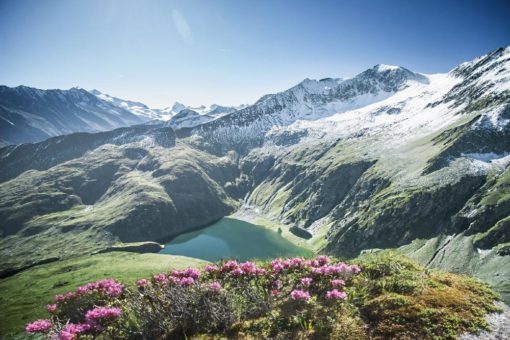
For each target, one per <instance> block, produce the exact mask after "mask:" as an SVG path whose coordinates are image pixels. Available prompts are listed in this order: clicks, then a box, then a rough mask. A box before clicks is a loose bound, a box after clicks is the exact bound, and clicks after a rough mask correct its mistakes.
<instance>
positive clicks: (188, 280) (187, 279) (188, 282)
mask: <svg viewBox="0 0 510 340" xmlns="http://www.w3.org/2000/svg"><path fill="white" fill-rule="evenodd" d="M179 283H180V284H181V285H182V286H191V285H192V284H194V283H195V279H193V278H192V277H183V278H182V279H181V280H180V282H179Z"/></svg>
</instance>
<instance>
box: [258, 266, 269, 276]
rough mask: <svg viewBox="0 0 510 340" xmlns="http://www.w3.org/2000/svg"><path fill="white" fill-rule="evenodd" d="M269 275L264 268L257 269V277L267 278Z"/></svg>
mask: <svg viewBox="0 0 510 340" xmlns="http://www.w3.org/2000/svg"><path fill="white" fill-rule="evenodd" d="M266 274H267V270H265V269H264V268H258V269H257V275H258V276H265V275H266Z"/></svg>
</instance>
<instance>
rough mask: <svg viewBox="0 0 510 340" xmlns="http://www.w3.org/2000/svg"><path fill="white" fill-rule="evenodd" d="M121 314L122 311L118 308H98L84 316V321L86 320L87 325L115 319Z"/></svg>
mask: <svg viewBox="0 0 510 340" xmlns="http://www.w3.org/2000/svg"><path fill="white" fill-rule="evenodd" d="M121 313H122V310H121V309H120V308H118V307H113V308H109V307H98V308H94V309H92V310H89V311H88V312H87V313H86V314H85V320H87V322H88V323H92V324H93V323H94V322H96V321H97V320H99V319H115V318H118V317H119V316H120V314H121Z"/></svg>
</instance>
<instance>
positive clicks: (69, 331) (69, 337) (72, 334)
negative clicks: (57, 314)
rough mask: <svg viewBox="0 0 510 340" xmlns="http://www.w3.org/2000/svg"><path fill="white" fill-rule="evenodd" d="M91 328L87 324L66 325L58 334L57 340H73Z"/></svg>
mask: <svg viewBox="0 0 510 340" xmlns="http://www.w3.org/2000/svg"><path fill="white" fill-rule="evenodd" d="M92 328H93V326H92V325H90V324H87V323H77V324H74V323H68V324H67V325H65V327H64V328H63V329H62V331H61V332H60V334H59V336H58V339H59V340H74V339H76V335H78V334H81V333H85V332H87V331H89V330H91V329H92Z"/></svg>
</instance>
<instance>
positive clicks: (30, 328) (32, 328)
mask: <svg viewBox="0 0 510 340" xmlns="http://www.w3.org/2000/svg"><path fill="white" fill-rule="evenodd" d="M51 326H52V324H51V321H50V320H37V321H34V322H31V323H29V324H28V325H26V327H25V331H26V332H27V333H36V332H47V331H49V330H50V329H51Z"/></svg>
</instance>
